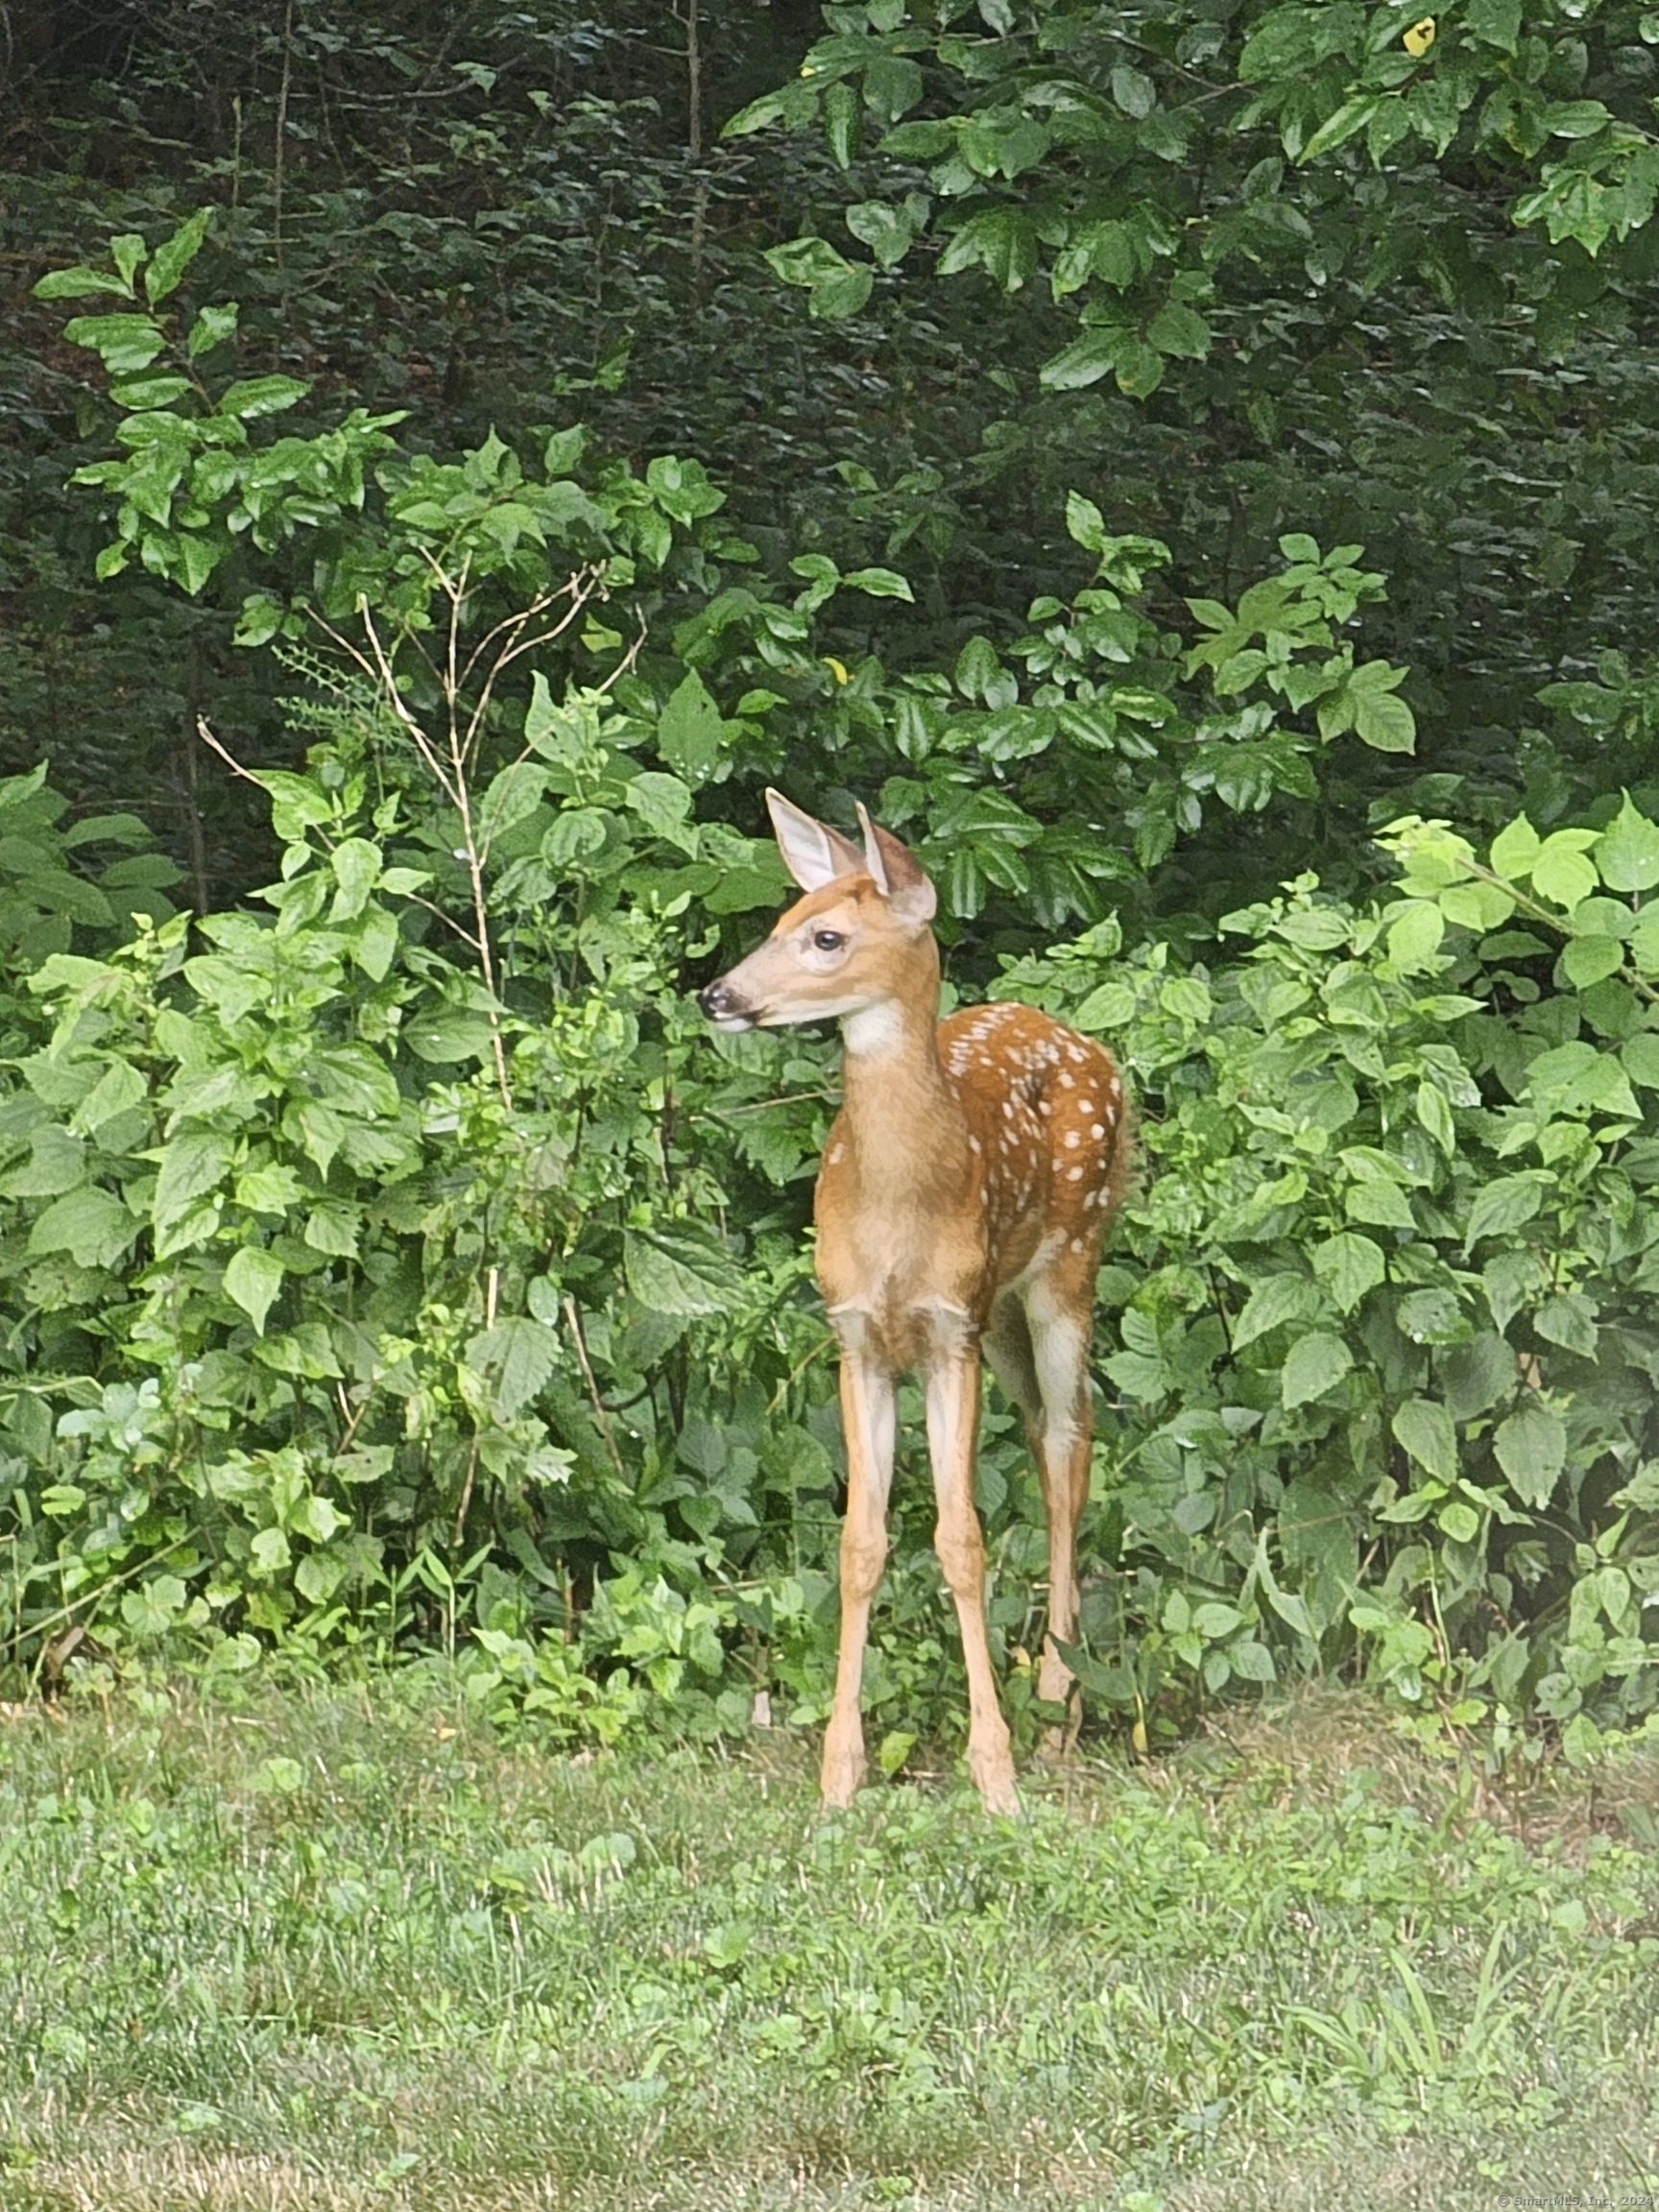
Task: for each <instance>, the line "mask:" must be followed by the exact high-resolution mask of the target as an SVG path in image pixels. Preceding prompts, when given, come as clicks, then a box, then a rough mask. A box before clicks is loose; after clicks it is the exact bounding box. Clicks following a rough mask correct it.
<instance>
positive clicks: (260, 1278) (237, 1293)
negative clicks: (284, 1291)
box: [225, 1244, 282, 1336]
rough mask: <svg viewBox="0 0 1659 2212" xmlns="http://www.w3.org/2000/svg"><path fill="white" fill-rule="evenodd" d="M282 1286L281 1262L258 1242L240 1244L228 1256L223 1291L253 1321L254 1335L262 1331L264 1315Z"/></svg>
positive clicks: (261, 1334) (263, 1329)
mask: <svg viewBox="0 0 1659 2212" xmlns="http://www.w3.org/2000/svg"><path fill="white" fill-rule="evenodd" d="M281 1287H282V1262H281V1261H280V1260H278V1259H277V1257H276V1253H275V1252H268V1251H267V1250H266V1249H265V1247H264V1245H262V1244H244V1245H241V1246H240V1247H239V1248H238V1249H237V1250H236V1251H235V1252H233V1253H232V1254H231V1255H230V1262H229V1264H228V1267H227V1268H226V1270H225V1294H226V1296H227V1297H228V1298H232V1299H234V1300H235V1302H236V1304H237V1305H238V1306H240V1307H241V1309H242V1310H243V1312H244V1313H246V1314H247V1316H248V1318H249V1320H250V1321H252V1324H253V1333H254V1334H255V1335H256V1336H263V1335H264V1334H265V1316H266V1314H267V1313H269V1312H270V1310H271V1308H272V1305H273V1304H274V1302H275V1300H276V1294H277V1292H278V1291H279V1290H280V1289H281Z"/></svg>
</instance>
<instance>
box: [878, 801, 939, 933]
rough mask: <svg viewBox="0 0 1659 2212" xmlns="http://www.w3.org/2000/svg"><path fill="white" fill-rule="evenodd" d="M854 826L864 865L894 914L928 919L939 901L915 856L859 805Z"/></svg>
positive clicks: (915, 919) (905, 918) (906, 918)
mask: <svg viewBox="0 0 1659 2212" xmlns="http://www.w3.org/2000/svg"><path fill="white" fill-rule="evenodd" d="M858 826H859V828H860V829H862V830H863V832H864V865H865V867H866V868H867V869H868V870H869V871H870V878H871V880H872V882H874V884H875V886H876V888H877V890H878V891H879V892H880V894H881V896H882V898H883V899H885V900H886V901H887V902H888V904H889V905H890V906H891V907H892V909H893V911H894V913H895V914H897V915H898V916H899V917H900V919H901V920H902V921H904V922H916V923H923V922H931V921H932V919H933V916H934V914H935V913H936V912H937V910H938V906H939V900H938V897H937V894H936V893H935V892H934V889H933V885H932V883H931V882H930V881H929V879H928V878H927V876H926V872H925V871H924V869H923V867H922V864H921V862H920V861H919V860H918V859H917V857H916V855H915V854H913V853H912V852H911V851H910V850H909V848H908V847H907V846H904V845H901V844H900V842H899V840H898V838H897V837H895V836H894V834H893V832H892V830H891V829H882V827H881V825H880V824H879V823H878V822H872V821H871V819H870V817H869V815H868V814H867V813H866V812H865V811H864V808H863V806H862V805H860V806H859V808H858Z"/></svg>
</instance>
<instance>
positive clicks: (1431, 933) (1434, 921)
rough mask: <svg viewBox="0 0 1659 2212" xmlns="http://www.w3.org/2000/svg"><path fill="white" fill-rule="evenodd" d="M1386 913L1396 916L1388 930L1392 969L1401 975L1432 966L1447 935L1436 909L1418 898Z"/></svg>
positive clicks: (1442, 919) (1443, 919) (1443, 917)
mask: <svg viewBox="0 0 1659 2212" xmlns="http://www.w3.org/2000/svg"><path fill="white" fill-rule="evenodd" d="M1388 911H1389V913H1390V914H1392V915H1394V916H1396V917H1397V919H1396V920H1394V921H1393V922H1391V923H1390V925H1389V928H1388V957H1389V959H1390V960H1392V961H1393V963H1394V965H1395V967H1396V968H1398V969H1399V971H1400V973H1401V974H1403V975H1411V974H1416V973H1417V972H1418V971H1419V970H1421V969H1424V968H1430V967H1432V965H1433V963H1434V960H1435V957H1436V955H1437V954H1438V952H1439V950H1440V941H1441V939H1442V938H1443V937H1444V936H1445V934H1446V918H1445V916H1444V915H1443V914H1442V913H1441V911H1440V909H1439V907H1438V906H1437V905H1432V904H1431V903H1430V902H1429V901H1428V900H1426V899H1419V900H1413V901H1412V902H1411V903H1410V904H1409V905H1405V906H1391V907H1390V908H1389V909H1388Z"/></svg>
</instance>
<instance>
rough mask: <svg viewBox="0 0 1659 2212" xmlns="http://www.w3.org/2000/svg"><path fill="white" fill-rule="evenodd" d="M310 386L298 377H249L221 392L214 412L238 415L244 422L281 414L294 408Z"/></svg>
mask: <svg viewBox="0 0 1659 2212" xmlns="http://www.w3.org/2000/svg"><path fill="white" fill-rule="evenodd" d="M310 389H311V387H310V385H309V384H307V383H302V382H301V380H300V378H299V377H298V376H248V377H245V378H244V379H243V380H242V381H241V382H240V383H238V384H231V385H229V386H228V388H227V389H226V390H225V391H224V392H223V393H222V394H221V395H220V398H219V404H218V406H217V407H216V408H215V409H214V413H215V414H216V415H233V416H237V417H239V418H240V419H241V420H242V421H245V422H249V421H253V420H254V419H255V418H256V417H257V416H261V415H281V414H284V413H286V411H287V410H288V409H289V408H290V407H297V406H298V405H299V404H300V402H301V399H303V398H304V397H305V395H306V393H307V392H309V391H310Z"/></svg>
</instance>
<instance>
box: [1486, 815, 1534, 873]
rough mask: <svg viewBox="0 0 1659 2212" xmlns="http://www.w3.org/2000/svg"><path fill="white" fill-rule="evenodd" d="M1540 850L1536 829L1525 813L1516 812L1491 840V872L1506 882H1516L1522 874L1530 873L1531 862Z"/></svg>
mask: <svg viewBox="0 0 1659 2212" xmlns="http://www.w3.org/2000/svg"><path fill="white" fill-rule="evenodd" d="M1542 850H1543V846H1542V843H1541V841H1540V839H1539V835H1538V832H1537V830H1536V829H1533V827H1532V825H1531V823H1530V822H1528V821H1527V817H1526V815H1525V814H1518V815H1517V816H1516V817H1515V819H1514V821H1513V822H1511V823H1510V824H1509V826H1508V828H1507V829H1500V830H1499V832H1498V834H1497V836H1496V837H1494V838H1493V840H1492V872H1493V874H1494V875H1496V876H1502V877H1503V878H1504V880H1505V881H1506V882H1510V883H1514V882H1518V881H1519V880H1520V878H1522V877H1523V876H1530V875H1531V873H1532V863H1533V862H1534V861H1535V860H1536V859H1537V857H1538V855H1539V854H1540V853H1541V852H1542Z"/></svg>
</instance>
